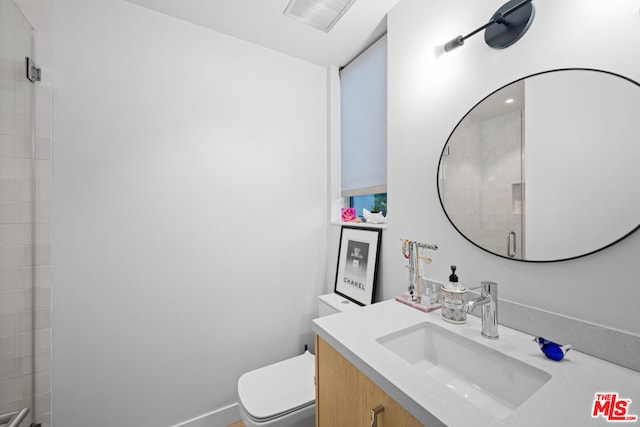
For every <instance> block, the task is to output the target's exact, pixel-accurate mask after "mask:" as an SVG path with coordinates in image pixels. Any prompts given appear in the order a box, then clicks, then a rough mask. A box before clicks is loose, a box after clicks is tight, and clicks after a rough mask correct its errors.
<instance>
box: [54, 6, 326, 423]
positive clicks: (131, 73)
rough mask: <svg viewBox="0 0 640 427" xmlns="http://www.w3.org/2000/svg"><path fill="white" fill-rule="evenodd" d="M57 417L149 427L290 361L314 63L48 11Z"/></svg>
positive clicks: (305, 257) (189, 29) (132, 20)
mask: <svg viewBox="0 0 640 427" xmlns="http://www.w3.org/2000/svg"><path fill="white" fill-rule="evenodd" d="M53 13H54V53H55V56H54V60H55V62H54V67H55V78H56V80H55V88H54V111H53V114H54V116H53V123H54V141H55V143H54V159H55V168H54V169H55V170H54V193H55V201H54V218H55V220H54V242H55V253H54V266H55V270H54V278H55V293H54V307H55V308H54V344H53V350H54V378H53V389H54V391H53V395H54V404H53V416H54V422H55V425H57V426H64V427H80V426H88V425H91V426H116V425H122V426H134V425H139V426H169V425H172V424H175V423H178V422H181V421H184V420H187V419H190V418H193V417H196V416H198V415H200V414H204V413H207V412H209V411H212V410H215V409H217V408H220V407H222V406H224V405H226V404H229V403H232V402H234V401H235V400H236V395H235V393H236V381H237V378H238V377H239V375H240V374H241V373H243V372H245V371H247V370H249V369H252V368H256V367H259V366H261V365H264V364H267V363H271V362H274V361H276V360H281V359H283V358H285V357H289V356H293V355H295V354H297V353H300V352H301V351H302V349H303V345H304V344H305V343H309V344H311V341H312V335H311V324H310V320H311V319H312V318H313V317H314V316H315V313H316V312H317V303H316V301H317V300H316V296H317V295H319V294H320V292H321V291H323V290H324V288H325V286H326V280H325V274H326V271H325V268H326V266H325V258H326V238H327V234H326V212H327V209H326V206H327V203H328V202H327V196H326V179H327V162H326V156H327V151H326V140H327V126H326V120H327V118H326V115H327V107H326V96H327V91H326V71H325V69H323V68H321V67H318V66H315V65H311V64H309V63H306V62H303V61H300V60H297V59H294V58H291V57H288V56H284V55H281V54H278V53H276V52H273V51H271V50H267V49H264V48H261V47H258V46H255V45H251V44H248V43H245V42H242V41H240V40H237V39H233V38H231V37H228V36H224V35H222V34H219V33H216V32H213V31H209V30H206V29H204V28H201V27H197V26H194V25H192V24H188V23H185V22H182V21H179V20H175V19H172V18H169V17H166V16H163V15H161V14H158V13H155V12H151V11H149V10H146V9H143V8H140V7H138V6H134V5H132V4H130V3H127V2H125V1H119V0H118V1H113V0H57V1H56V2H55V5H54V12H53Z"/></svg>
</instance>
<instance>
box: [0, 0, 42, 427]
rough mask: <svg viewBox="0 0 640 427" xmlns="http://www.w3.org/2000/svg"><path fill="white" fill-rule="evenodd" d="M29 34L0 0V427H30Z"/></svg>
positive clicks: (31, 124)
mask: <svg viewBox="0 0 640 427" xmlns="http://www.w3.org/2000/svg"><path fill="white" fill-rule="evenodd" d="M33 45H34V43H33V28H32V27H31V25H30V24H29V23H28V21H27V20H26V18H25V17H24V16H23V15H22V14H21V13H20V11H19V9H18V8H17V7H16V5H15V4H14V3H13V1H12V0H0V426H2V427H4V426H11V427H14V426H21V427H24V426H28V425H30V424H31V425H34V424H33V423H34V420H33V414H34V412H35V411H34V405H35V398H34V389H35V387H34V383H35V374H34V373H35V352H34V347H35V346H34V343H35V332H34V310H33V308H34V305H35V304H34V231H35V228H34V219H35V218H34V209H35V208H34V185H35V182H34V158H35V157H34V111H35V108H34V85H33V83H32V82H30V81H29V80H28V79H27V73H26V69H27V66H26V58H27V57H30V58H33V55H34V53H33V51H34V46H33Z"/></svg>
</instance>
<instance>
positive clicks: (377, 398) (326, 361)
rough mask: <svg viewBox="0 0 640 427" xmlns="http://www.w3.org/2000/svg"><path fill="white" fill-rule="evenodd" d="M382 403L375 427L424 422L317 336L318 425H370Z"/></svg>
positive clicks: (399, 426) (331, 426)
mask: <svg viewBox="0 0 640 427" xmlns="http://www.w3.org/2000/svg"><path fill="white" fill-rule="evenodd" d="M379 405H382V407H384V412H382V413H380V414H379V415H378V416H377V424H376V427H394V426H396V427H414V426H415V427H419V426H422V424H421V423H420V422H419V421H418V420H416V419H415V418H414V417H413V416H412V415H411V414H410V413H409V412H407V411H406V410H405V409H404V408H403V407H402V406H400V404H399V403H398V402H396V401H395V400H393V399H392V398H391V397H390V396H389V395H387V394H386V393H385V392H384V391H382V389H381V388H380V387H378V386H377V385H376V384H374V383H373V381H371V380H370V379H369V378H368V377H367V376H365V375H364V374H363V373H362V372H360V371H359V370H358V369H357V368H356V367H355V366H353V365H352V364H351V362H349V361H348V360H347V359H345V358H344V356H342V355H341V354H340V353H339V352H338V351H337V350H335V349H334V348H333V347H331V346H330V345H329V344H327V342H326V341H324V340H323V339H322V338H320V337H319V336H317V335H316V427H371V425H372V424H371V410H372V409H373V408H376V407H378V406H379Z"/></svg>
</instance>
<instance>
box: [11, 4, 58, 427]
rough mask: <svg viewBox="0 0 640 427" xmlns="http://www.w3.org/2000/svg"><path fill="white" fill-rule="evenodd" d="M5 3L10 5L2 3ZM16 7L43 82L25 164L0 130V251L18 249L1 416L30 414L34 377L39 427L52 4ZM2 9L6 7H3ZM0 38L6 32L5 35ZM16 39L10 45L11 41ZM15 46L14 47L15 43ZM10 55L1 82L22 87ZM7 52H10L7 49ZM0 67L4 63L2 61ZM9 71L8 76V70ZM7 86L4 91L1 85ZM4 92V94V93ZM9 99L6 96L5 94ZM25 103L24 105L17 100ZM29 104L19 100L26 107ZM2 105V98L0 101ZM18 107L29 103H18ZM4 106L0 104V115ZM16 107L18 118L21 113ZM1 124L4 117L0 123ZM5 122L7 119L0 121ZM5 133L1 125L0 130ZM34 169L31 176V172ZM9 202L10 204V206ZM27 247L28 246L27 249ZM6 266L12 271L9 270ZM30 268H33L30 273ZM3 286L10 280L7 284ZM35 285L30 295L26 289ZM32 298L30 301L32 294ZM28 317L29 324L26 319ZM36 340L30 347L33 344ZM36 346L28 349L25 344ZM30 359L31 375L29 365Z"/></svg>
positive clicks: (45, 320) (45, 352)
mask: <svg viewBox="0 0 640 427" xmlns="http://www.w3.org/2000/svg"><path fill="white" fill-rule="evenodd" d="M3 1H6V0H3ZM8 2H11V0H8ZM15 3H16V5H17V6H18V8H19V9H20V10H21V12H22V13H23V14H24V16H25V17H26V18H27V19H28V20H29V22H30V23H31V25H32V26H33V27H34V28H35V34H34V35H35V61H36V64H37V66H38V67H39V68H41V69H42V81H41V82H38V83H36V85H35V106H34V111H35V114H36V120H35V150H34V153H33V156H35V161H33V160H32V158H31V156H32V150H31V141H30V138H24V137H23V136H21V133H23V132H22V131H20V132H18V131H16V130H17V128H20V127H21V126H17V124H16V125H15V127H14V129H11V126H4V128H3V129H0V131H2V132H0V133H2V135H0V138H1V139H0V160H1V162H2V163H1V165H0V166H1V168H0V175H1V178H2V185H4V186H5V188H4V189H3V190H6V191H3V194H4V196H3V199H4V200H2V201H0V202H2V204H3V206H2V208H3V209H2V211H1V212H0V214H1V215H0V226H1V227H6V228H5V230H4V231H9V232H8V233H3V235H4V236H6V237H5V238H4V241H2V242H0V249H2V248H3V247H4V248H7V247H8V246H14V248H12V249H11V250H10V249H7V254H8V253H9V252H11V253H13V254H15V253H16V251H15V247H17V246H22V247H23V248H24V250H23V251H22V255H18V256H16V255H12V256H11V257H8V256H7V257H4V256H3V257H2V260H1V263H2V265H1V267H2V274H5V275H10V276H11V277H7V276H5V277H3V280H2V283H3V288H2V289H0V292H1V294H2V297H1V298H0V316H1V318H0V320H1V322H0V359H2V362H3V363H2V364H1V365H0V366H2V369H0V382H4V384H1V386H0V390H1V391H2V393H0V413H5V412H10V411H12V410H16V409H19V408H22V407H24V406H31V405H30V404H29V402H30V396H31V394H32V384H33V381H32V380H33V376H32V375H35V394H36V400H35V405H34V406H32V409H34V408H35V421H36V422H38V423H41V424H42V426H43V427H49V426H51V425H52V421H51V311H52V298H51V296H52V267H51V250H52V249H51V248H52V237H51V211H52V209H51V205H52V162H51V159H52V144H51V117H52V103H51V99H52V80H51V78H52V75H51V64H52V38H51V34H52V31H51V0H16V2H15ZM7 4H8V3H7ZM0 31H12V30H11V29H9V28H8V27H6V26H5V27H4V28H3V29H0ZM4 35H5V36H6V37H5V38H4V40H5V42H7V40H9V41H10V40H12V36H11V33H6V32H5V33H4ZM14 39H17V38H14ZM18 42H19V40H15V43H18ZM15 48H16V53H15V55H16V58H14V60H15V64H16V66H15V67H9V68H7V67H3V69H2V72H3V75H2V77H3V81H5V82H10V81H11V80H10V79H14V81H15V84H16V86H18V85H23V84H27V85H29V84H30V83H24V82H25V80H24V68H23V69H20V68H21V67H20V64H21V61H22V58H18V56H20V55H21V54H19V52H18V46H16V47H15ZM9 50H10V49H9ZM5 59H6V58H5ZM12 68H13V69H12ZM7 84H9V85H10V84H11V83H7ZM5 89H6V88H5ZM7 93H9V92H7ZM23 98H25V97H23ZM29 98H30V97H28V96H27V97H26V99H29ZM5 99H7V97H5ZM21 102H25V103H26V102H30V100H25V101H21ZM4 107H7V108H9V106H8V105H4V104H3V108H4ZM23 107H24V105H23V106H22V107H20V104H19V102H17V101H16V107H15V108H18V112H19V113H20V112H24V108H23ZM7 117H8V116H7ZM5 118H6V117H5ZM30 120H31V118H30V117H19V118H18V120H17V122H25V126H28V125H29V123H30ZM5 125H6V122H5ZM34 166H35V170H34ZM32 179H35V182H36V185H35V193H34V196H35V210H34V211H33V212H32V210H31V204H30V203H29V202H30V200H31V194H30V187H31V180H32ZM10 199H11V200H10ZM32 221H34V223H35V227H34V228H33V231H35V237H34V238H33V239H32V227H31V225H30V224H31V222H32ZM32 242H33V243H34V245H35V246H34V245H32ZM9 264H11V265H9ZM31 266H34V268H33V269H32V268H31ZM9 279H10V280H9ZM32 283H33V284H34V285H35V287H34V288H33V291H32V287H31V284H32ZM32 292H35V295H33V294H32ZM32 310H35V316H33V317H32V315H31V313H32ZM33 334H35V340H34V339H33V338H34V337H33ZM32 342H34V343H35V347H33V348H32V345H31V343H32ZM33 356H35V364H33V367H34V368H35V372H32V362H31V360H32V357H33Z"/></svg>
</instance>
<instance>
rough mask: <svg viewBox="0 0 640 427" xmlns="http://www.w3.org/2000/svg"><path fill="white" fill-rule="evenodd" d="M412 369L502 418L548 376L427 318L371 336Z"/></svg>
mask: <svg viewBox="0 0 640 427" xmlns="http://www.w3.org/2000/svg"><path fill="white" fill-rule="evenodd" d="M377 341H378V342H379V343H380V344H382V345H383V346H384V347H386V348H388V349H389V350H391V351H392V352H393V353H395V354H396V355H398V356H400V357H401V358H402V359H404V360H406V361H407V362H409V363H411V364H412V365H414V366H413V369H415V371H416V372H420V373H424V374H426V375H429V376H430V377H432V378H434V379H436V380H437V381H439V382H441V383H443V384H444V385H446V386H447V387H449V388H450V389H452V390H453V391H454V392H456V393H458V394H459V395H460V396H462V397H463V398H465V399H466V400H467V401H469V402H470V403H472V404H473V405H475V406H477V407H478V408H480V409H481V410H483V411H485V412H487V413H488V414H490V415H492V416H494V417H496V418H500V419H503V418H506V417H508V416H509V415H511V414H513V412H514V411H515V410H516V409H517V408H518V407H519V406H520V405H521V404H522V403H524V402H525V401H526V400H527V399H528V398H529V397H530V396H532V395H533V394H534V393H535V392H536V391H537V390H539V389H540V387H542V386H543V385H544V384H545V383H546V382H547V381H549V380H550V379H551V375H550V374H548V373H547V372H545V371H542V370H540V369H538V368H536V367H534V366H531V365H529V364H526V363H524V362H522V361H520V360H517V359H514V358H513V357H510V356H507V355H506V354H504V353H501V352H499V351H496V350H494V349H491V348H489V347H486V346H484V345H482V344H479V343H477V342H475V341H472V340H470V339H468V338H465V337H464V336H462V335H459V334H456V333H455V332H451V331H449V330H447V329H445V328H442V327H440V326H438V325H435V324H433V323H430V322H424V323H420V324H417V325H414V326H411V327H409V328H406V329H401V330H399V331H396V332H392V333H391V334H388V335H385V336H382V337H379V338H377Z"/></svg>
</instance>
